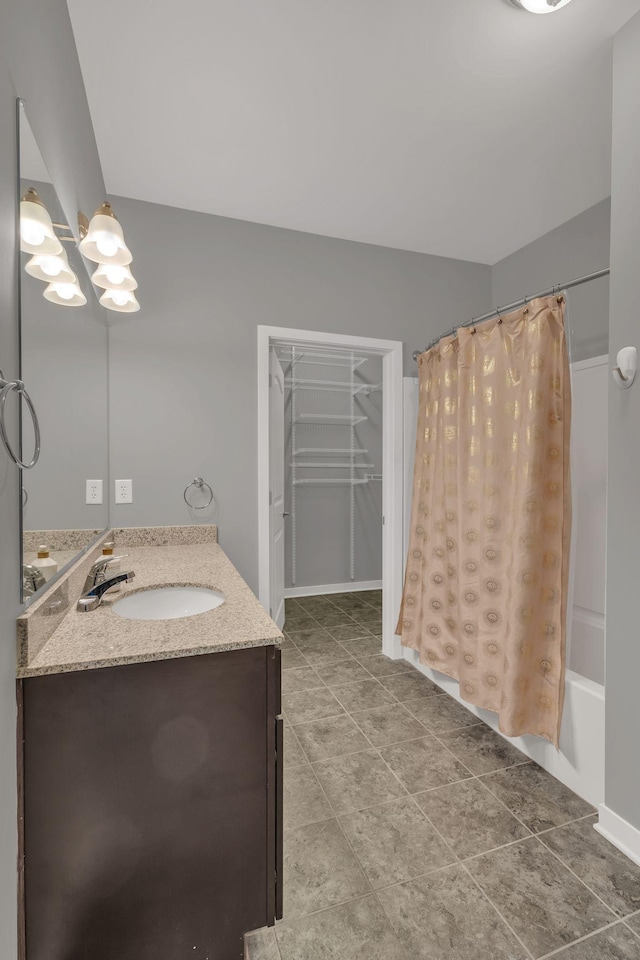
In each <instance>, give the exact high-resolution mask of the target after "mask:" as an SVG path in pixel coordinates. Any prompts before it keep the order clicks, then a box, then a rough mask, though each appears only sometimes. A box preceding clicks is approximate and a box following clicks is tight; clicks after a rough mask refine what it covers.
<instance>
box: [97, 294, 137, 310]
mask: <svg viewBox="0 0 640 960" xmlns="http://www.w3.org/2000/svg"><path fill="white" fill-rule="evenodd" d="M100 303H101V304H102V306H103V307H106V308H107V310H115V311H116V312H117V313H136V312H137V311H138V310H139V309H140V304H139V303H138V301H137V300H136V296H135V294H134V293H133V291H132V290H122V289H120V290H114V289H113V288H109V289H108V290H105V292H104V293H103V294H102V296H101V297H100Z"/></svg>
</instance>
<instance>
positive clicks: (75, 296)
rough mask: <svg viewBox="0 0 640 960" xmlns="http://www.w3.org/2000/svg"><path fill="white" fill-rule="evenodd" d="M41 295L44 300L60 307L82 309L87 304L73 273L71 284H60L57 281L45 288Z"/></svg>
mask: <svg viewBox="0 0 640 960" xmlns="http://www.w3.org/2000/svg"><path fill="white" fill-rule="evenodd" d="M42 295H43V297H44V298H45V300H49V301H50V302H51V303H57V304H58V305H59V306H61V307H83V306H84V305H85V303H86V302H87V298H86V297H85V295H84V293H83V292H82V290H81V289H80V286H79V284H78V278H77V277H76V275H75V273H74V274H73V282H72V283H60V282H59V281H56V282H54V283H50V284H48V286H46V287H45V289H44V292H43V294H42Z"/></svg>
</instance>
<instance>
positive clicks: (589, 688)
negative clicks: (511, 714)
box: [404, 649, 640, 850]
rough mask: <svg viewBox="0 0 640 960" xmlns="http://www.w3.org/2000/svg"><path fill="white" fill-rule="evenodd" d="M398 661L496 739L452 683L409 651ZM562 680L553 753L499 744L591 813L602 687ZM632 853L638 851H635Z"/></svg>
mask: <svg viewBox="0 0 640 960" xmlns="http://www.w3.org/2000/svg"><path fill="white" fill-rule="evenodd" d="M404 659H405V660H407V661H408V662H409V663H411V664H413V666H415V667H416V669H417V670H419V671H420V672H421V673H422V674H424V676H425V677H428V678H429V679H430V680H432V681H433V682H434V683H436V684H437V685H438V686H439V687H441V688H442V689H443V690H445V691H446V692H447V693H448V694H450V696H452V697H454V698H455V699H456V700H457V701H458V703H463V704H464V705H465V707H466V708H467V710H471V711H472V712H473V713H475V714H476V716H478V717H480V719H481V720H483V721H484V722H485V723H486V724H488V725H489V726H490V727H491V728H492V729H493V730H495V731H496V733H500V731H499V730H498V716H497V714H495V713H491V712H490V711H489V710H483V709H481V708H479V707H474V706H473V705H472V704H470V703H467V701H466V700H463V699H462V697H461V696H460V686H459V684H458V681H457V680H452V679H451V678H450V677H447V676H445V675H444V674H443V673H438V672H437V671H436V670H431V669H430V668H429V667H426V666H424V665H423V664H421V663H420V662H419V660H418V654H417V652H416V651H414V650H409V649H405V650H404ZM565 677H566V679H565V684H566V688H565V701H564V712H563V719H562V727H561V730H560V748H559V750H556V748H555V747H554V746H553V744H551V743H548V742H547V741H546V740H541V739H540V738H539V737H532V736H524V737H513V738H512V737H505V740H508V742H509V743H512V744H513V745H514V746H516V747H517V748H518V749H519V750H522V752H523V753H526V755H527V756H528V757H530V758H531V759H532V760H535V762H536V763H538V764H540V766H541V767H542V768H543V769H544V770H546V771H547V772H548V773H550V774H551V775H552V776H554V777H556V779H558V780H560V782H561V783H564V784H565V786H567V787H569V789H570V790H573V791H574V793H577V794H578V796H580V797H582V798H583V799H584V800H587V801H588V802H589V803H591V804H593V806H594V807H597V806H599V805H600V804H602V802H603V799H604V687H603V686H602V684H599V683H594V682H593V680H587V679H586V678H585V677H581V676H579V675H578V674H577V673H574V672H573V671H572V670H567V671H566V675H565ZM621 849H622V848H621ZM638 849H639V850H640V846H639V847H638Z"/></svg>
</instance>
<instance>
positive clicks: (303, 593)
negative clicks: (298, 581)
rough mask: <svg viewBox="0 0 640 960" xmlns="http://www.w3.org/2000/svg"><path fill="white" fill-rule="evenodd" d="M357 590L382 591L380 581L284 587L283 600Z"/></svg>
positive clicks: (351, 581)
mask: <svg viewBox="0 0 640 960" xmlns="http://www.w3.org/2000/svg"><path fill="white" fill-rule="evenodd" d="M358 590H382V580H359V581H357V582H354V581H353V580H350V581H349V583H322V584H320V585H319V586H315V587H285V590H284V598H285V600H290V599H293V598H294V597H317V596H318V595H320V594H324V593H355V592H356V591H358Z"/></svg>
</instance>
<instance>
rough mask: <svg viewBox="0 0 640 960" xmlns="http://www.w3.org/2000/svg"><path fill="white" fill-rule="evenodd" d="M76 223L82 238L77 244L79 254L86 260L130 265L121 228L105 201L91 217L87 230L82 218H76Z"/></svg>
mask: <svg viewBox="0 0 640 960" xmlns="http://www.w3.org/2000/svg"><path fill="white" fill-rule="evenodd" d="M78 222H79V224H80V232H81V236H82V237H83V239H82V240H81V241H80V244H79V249H80V253H82V254H84V256H85V257H87V259H88V260H93V262H94V263H105V264H106V263H108V264H114V265H117V266H125V265H126V264H127V263H131V261H132V260H133V257H132V255H131V251H130V250H129V249H128V247H127V245H126V243H125V242H124V235H123V233H122V227H121V226H120V224H119V223H118V220H117V219H116V215H115V213H114V212H113V210H112V209H111V204H110V203H109V202H108V201H107V200H105V202H104V203H103V204H102V206H101V207H98V209H97V210H96V212H95V213H94V215H93V216H92V218H91V222H90V223H89V227H88V229H87V227H86V225H85V222H86V221H84V220H83V218H82V217H78ZM85 231H86V233H85Z"/></svg>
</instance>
